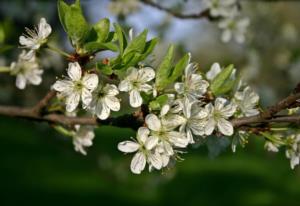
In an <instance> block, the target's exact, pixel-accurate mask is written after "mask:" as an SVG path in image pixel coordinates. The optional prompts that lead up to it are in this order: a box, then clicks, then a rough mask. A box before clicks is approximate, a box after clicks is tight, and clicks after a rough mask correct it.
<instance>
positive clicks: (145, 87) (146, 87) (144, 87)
mask: <svg viewBox="0 0 300 206" xmlns="http://www.w3.org/2000/svg"><path fill="white" fill-rule="evenodd" d="M139 90H140V91H142V92H146V93H148V92H150V91H151V90H152V86H151V85H149V84H141V85H140V87H139Z"/></svg>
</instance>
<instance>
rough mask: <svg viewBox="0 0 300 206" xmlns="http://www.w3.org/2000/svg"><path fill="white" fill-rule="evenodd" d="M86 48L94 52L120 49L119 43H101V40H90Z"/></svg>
mask: <svg viewBox="0 0 300 206" xmlns="http://www.w3.org/2000/svg"><path fill="white" fill-rule="evenodd" d="M84 50H85V51H86V52H87V53H94V52H98V51H103V50H111V51H118V47H117V45H115V44H114V43H111V42H108V43H101V42H89V43H87V44H85V45H84Z"/></svg>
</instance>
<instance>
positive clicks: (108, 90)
mask: <svg viewBox="0 0 300 206" xmlns="http://www.w3.org/2000/svg"><path fill="white" fill-rule="evenodd" d="M103 90H104V91H105V94H106V95H109V96H116V95H118V94H119V90H118V88H117V86H116V85H113V84H106V85H105V87H104V88H103Z"/></svg>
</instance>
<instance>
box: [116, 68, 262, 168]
mask: <svg viewBox="0 0 300 206" xmlns="http://www.w3.org/2000/svg"><path fill="white" fill-rule="evenodd" d="M139 71H140V73H144V72H142V71H143V69H141V70H139ZM221 71H222V69H221V67H220V65H219V64H218V63H215V64H213V65H212V67H211V69H210V70H209V71H208V72H207V73H206V78H205V77H204V76H203V75H202V74H201V73H200V71H199V70H198V68H197V65H196V64H195V63H188V65H187V66H186V68H185V74H184V76H183V78H182V81H181V82H176V83H175V84H174V91H175V92H174V93H169V94H167V97H168V100H167V102H166V104H164V105H163V106H162V107H161V109H160V111H158V112H157V111H155V110H153V111H151V112H150V114H148V115H147V116H146V117H145V126H143V127H140V128H139V130H138V133H137V136H136V138H133V141H123V142H121V143H119V145H118V149H119V150H120V151H122V152H124V153H133V152H136V154H135V155H134V157H133V159H132V161H131V171H132V172H133V173H135V174H140V173H141V171H143V170H144V169H145V167H146V164H147V163H148V165H149V169H150V170H152V169H157V170H160V169H162V168H164V167H167V166H168V163H169V161H170V159H176V157H178V156H179V154H180V152H181V150H182V149H184V148H186V147H187V146H188V145H189V144H194V143H195V142H196V139H199V138H202V139H205V138H206V137H208V136H210V135H212V134H213V133H214V132H215V133H216V134H220V135H224V136H232V135H233V134H234V129H233V125H232V124H231V122H230V118H232V117H233V116H234V115H241V116H247V115H249V114H250V113H251V114H253V115H255V112H254V111H256V109H257V108H256V106H257V103H258V99H257V95H256V94H255V93H254V92H253V91H252V90H251V92H250V94H251V95H250V96H249V95H248V93H249V90H250V88H249V87H246V88H245V89H244V90H243V91H239V90H237V92H236V95H235V96H236V97H235V98H233V99H232V100H230V99H228V98H226V97H225V96H224V97H217V98H215V99H214V100H209V99H207V97H206V95H207V94H208V93H209V92H210V91H209V86H210V82H213V81H214V79H216V78H217V76H218V74H220V73H221ZM136 73H138V71H137V72H136ZM234 73H235V70H234V72H233V73H232V74H231V75H232V76H234ZM131 76H132V74H131V72H130V73H129V75H128V76H127V77H126V78H125V79H126V80H125V81H128V78H129V79H132V78H131ZM136 76H138V75H136ZM148 76H149V78H148V79H149V80H151V79H152V78H153V77H154V74H153V75H148ZM150 76H151V78H150ZM231 78H234V77H231ZM135 81H136V80H134V82H135ZM121 84H126V85H128V83H127V82H126V83H124V82H123V81H122V82H121ZM147 87H149V90H150V89H151V87H150V85H149V86H147ZM149 90H147V92H150V91H149ZM126 91H130V90H129V89H127V90H126ZM245 93H246V95H245ZM235 99H237V100H239V101H236V100H235ZM249 99H250V100H251V101H250V102H248V101H249ZM141 101H142V100H141ZM246 102H247V103H246ZM132 106H135V105H132Z"/></svg>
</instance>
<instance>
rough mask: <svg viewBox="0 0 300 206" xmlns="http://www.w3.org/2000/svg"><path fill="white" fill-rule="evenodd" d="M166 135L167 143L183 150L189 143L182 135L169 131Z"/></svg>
mask: <svg viewBox="0 0 300 206" xmlns="http://www.w3.org/2000/svg"><path fill="white" fill-rule="evenodd" d="M166 135H167V137H168V139H169V141H170V142H171V143H172V144H174V145H175V146H176V147H180V148H185V147H186V146H187V145H188V143H189V140H188V139H187V138H186V136H185V135H184V134H183V133H180V132H175V131H171V132H168V133H167V134H166Z"/></svg>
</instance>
